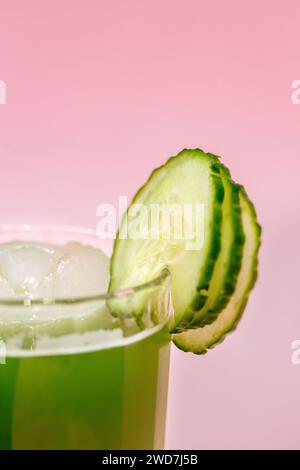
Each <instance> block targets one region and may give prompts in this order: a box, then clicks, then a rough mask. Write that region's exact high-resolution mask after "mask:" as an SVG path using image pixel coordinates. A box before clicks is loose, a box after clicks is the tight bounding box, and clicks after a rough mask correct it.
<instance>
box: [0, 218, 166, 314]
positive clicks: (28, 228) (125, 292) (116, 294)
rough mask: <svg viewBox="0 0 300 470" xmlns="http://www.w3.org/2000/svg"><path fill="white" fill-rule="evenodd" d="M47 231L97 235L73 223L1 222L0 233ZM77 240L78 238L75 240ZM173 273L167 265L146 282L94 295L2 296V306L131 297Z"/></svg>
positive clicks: (158, 283)
mask: <svg viewBox="0 0 300 470" xmlns="http://www.w3.org/2000/svg"><path fill="white" fill-rule="evenodd" d="M10 231H15V232H35V231H36V232H38V231H41V232H47V233H51V232H52V233H70V234H71V233H73V234H74V235H76V234H77V235H78V236H79V235H87V236H91V237H95V238H97V239H98V240H100V239H99V238H98V237H97V234H96V230H94V229H91V228H85V227H78V226H72V225H52V224H51V225H47V224H41V225H40V224H0V234H1V233H5V232H10ZM74 241H76V240H74ZM170 276H171V273H170V271H169V269H168V268H167V267H165V268H163V269H162V270H161V272H160V273H159V274H158V275H156V276H155V277H153V279H150V280H149V281H146V282H144V283H141V284H138V285H134V286H132V287H127V288H124V289H118V290H114V291H111V292H105V293H99V294H97V295H93V296H78V297H66V298H63V297H60V298H58V299H40V298H37V299H34V298H33V299H30V298H28V297H24V298H13V297H11V298H1V297H0V306H1V307H31V306H41V307H47V306H48V307H49V306H55V305H57V306H61V305H76V304H82V303H87V302H94V301H101V300H102V301H106V300H110V299H116V298H121V297H130V296H132V295H134V294H136V293H138V292H141V291H143V290H147V289H151V288H154V287H159V286H161V285H162V284H163V282H164V281H166V280H167V279H169V278H170Z"/></svg>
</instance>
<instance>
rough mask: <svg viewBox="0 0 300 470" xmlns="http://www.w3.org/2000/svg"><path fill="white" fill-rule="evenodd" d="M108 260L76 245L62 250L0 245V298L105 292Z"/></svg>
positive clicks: (40, 245) (29, 244) (32, 244)
mask: <svg viewBox="0 0 300 470" xmlns="http://www.w3.org/2000/svg"><path fill="white" fill-rule="evenodd" d="M108 281H109V259H108V258H107V256H106V255H105V254H104V253H103V252H102V251H101V250H99V249H97V248H94V247H92V246H88V245H82V244H80V243H77V242H71V243H68V244H66V245H63V246H54V245H49V244H46V243H35V242H27V241H26V242H20V241H18V242H12V243H7V244H3V245H0V297H2V298H7V297H12V296H13V297H29V298H35V299H36V298H41V299H59V298H69V297H81V296H93V295H97V294H100V293H105V292H106V291H107V287H108Z"/></svg>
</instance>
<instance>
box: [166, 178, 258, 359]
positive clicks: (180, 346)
mask: <svg viewBox="0 0 300 470" xmlns="http://www.w3.org/2000/svg"><path fill="white" fill-rule="evenodd" d="M239 190H240V192H241V195H242V197H244V198H245V200H246V201H247V204H248V208H249V209H250V212H251V215H252V221H253V225H254V227H255V232H256V247H255V251H254V254H253V264H252V275H251V278H250V280H249V283H248V286H247V290H246V292H245V295H244V299H243V301H242V303H241V305H240V308H239V310H238V312H237V315H236V316H235V317H234V319H233V321H232V322H231V323H230V324H229V325H227V327H226V329H225V330H224V331H222V333H221V334H220V335H219V337H218V338H217V339H216V340H215V339H213V340H212V341H210V342H209V343H208V344H207V345H206V348H205V349H198V348H197V346H196V347H195V348H192V349H191V348H189V347H187V346H186V344H185V342H184V341H181V340H180V335H179V338H176V334H175V335H174V334H173V335H172V341H173V343H174V344H175V345H176V346H177V348H178V349H181V350H182V351H184V352H190V353H193V354H196V355H203V354H206V353H207V352H208V351H209V350H210V349H213V348H215V347H216V346H217V345H218V344H220V343H222V342H223V341H224V340H225V338H226V337H227V335H228V334H229V333H232V332H233V331H235V330H236V328H237V326H238V324H239V322H240V320H241V318H242V316H243V313H244V311H245V308H246V306H247V303H248V299H249V295H250V293H251V291H252V289H253V287H254V286H255V283H256V281H257V277H258V266H259V260H258V253H259V249H260V246H261V234H262V228H261V226H260V224H259V223H258V221H257V214H256V210H255V207H254V205H253V203H252V202H251V200H250V199H249V197H248V195H247V193H246V190H245V188H244V187H243V186H241V185H239Z"/></svg>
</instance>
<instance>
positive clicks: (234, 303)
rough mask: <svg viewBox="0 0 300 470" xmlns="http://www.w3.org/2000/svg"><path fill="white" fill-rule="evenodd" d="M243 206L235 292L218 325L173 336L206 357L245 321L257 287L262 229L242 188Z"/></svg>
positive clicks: (177, 344)
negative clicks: (253, 292)
mask: <svg viewBox="0 0 300 470" xmlns="http://www.w3.org/2000/svg"><path fill="white" fill-rule="evenodd" d="M240 204H241V209H242V222H243V229H244V232H245V236H246V240H245V245H244V249H243V259H242V266H241V270H240V273H239V275H238V280H237V284H236V287H235V291H234V293H233V295H232V297H231V299H230V301H229V303H228V304H227V306H226V307H225V309H224V310H223V311H222V312H221V313H220V314H219V315H218V317H217V319H216V320H215V322H214V323H212V324H211V325H207V326H204V327H202V328H196V329H194V330H187V331H185V332H183V333H179V334H174V335H173V337H172V339H173V342H174V343H175V344H176V346H177V347H178V348H180V349H182V350H183V351H187V352H193V353H195V354H204V353H206V352H207V350H208V349H209V348H211V347H213V346H214V345H216V344H217V343H219V342H221V341H222V340H223V339H224V338H225V336H226V335H227V333H229V332H230V331H232V330H234V329H235V328H236V326H237V324H238V322H239V320H240V319H241V316H242V313H243V311H244V309H245V307H246V304H247V301H248V296H249V293H250V291H251V289H252V288H253V286H254V284H255V281H256V278H257V265H258V250H259V246H260V235H261V228H260V226H259V225H258V223H257V219H256V213H255V208H254V206H253V204H252V203H251V202H250V201H249V199H248V196H247V195H246V192H245V190H244V189H243V188H242V187H241V188H240Z"/></svg>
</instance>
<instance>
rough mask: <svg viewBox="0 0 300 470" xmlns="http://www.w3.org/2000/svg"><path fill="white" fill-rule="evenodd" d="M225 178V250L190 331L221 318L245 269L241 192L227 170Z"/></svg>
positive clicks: (223, 245)
mask: <svg viewBox="0 0 300 470" xmlns="http://www.w3.org/2000/svg"><path fill="white" fill-rule="evenodd" d="M221 176H222V181H223V186H224V192H225V196H224V201H223V206H222V235H221V246H222V247H221V251H220V253H219V257H218V259H217V262H216V264H215V268H214V273H213V276H212V279H211V282H210V286H209V290H208V296H207V301H206V303H205V305H204V306H203V308H202V309H201V310H200V311H199V312H197V313H195V315H194V318H193V321H192V322H191V324H190V327H194V326H203V325H208V324H210V323H212V322H213V321H214V320H215V319H216V318H217V316H218V314H219V312H221V311H222V310H223V308H225V307H226V305H227V303H228V302H229V299H230V297H231V295H232V293H233V292H234V289H235V285H236V282H237V277H238V273H239V271H240V268H241V262H242V255H243V246H244V242H245V236H244V230H243V226H242V213H241V206H240V197H239V191H240V188H239V185H237V184H236V183H234V182H233V181H232V180H231V177H230V173H229V170H228V169H227V168H225V167H224V168H222V170H221Z"/></svg>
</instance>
